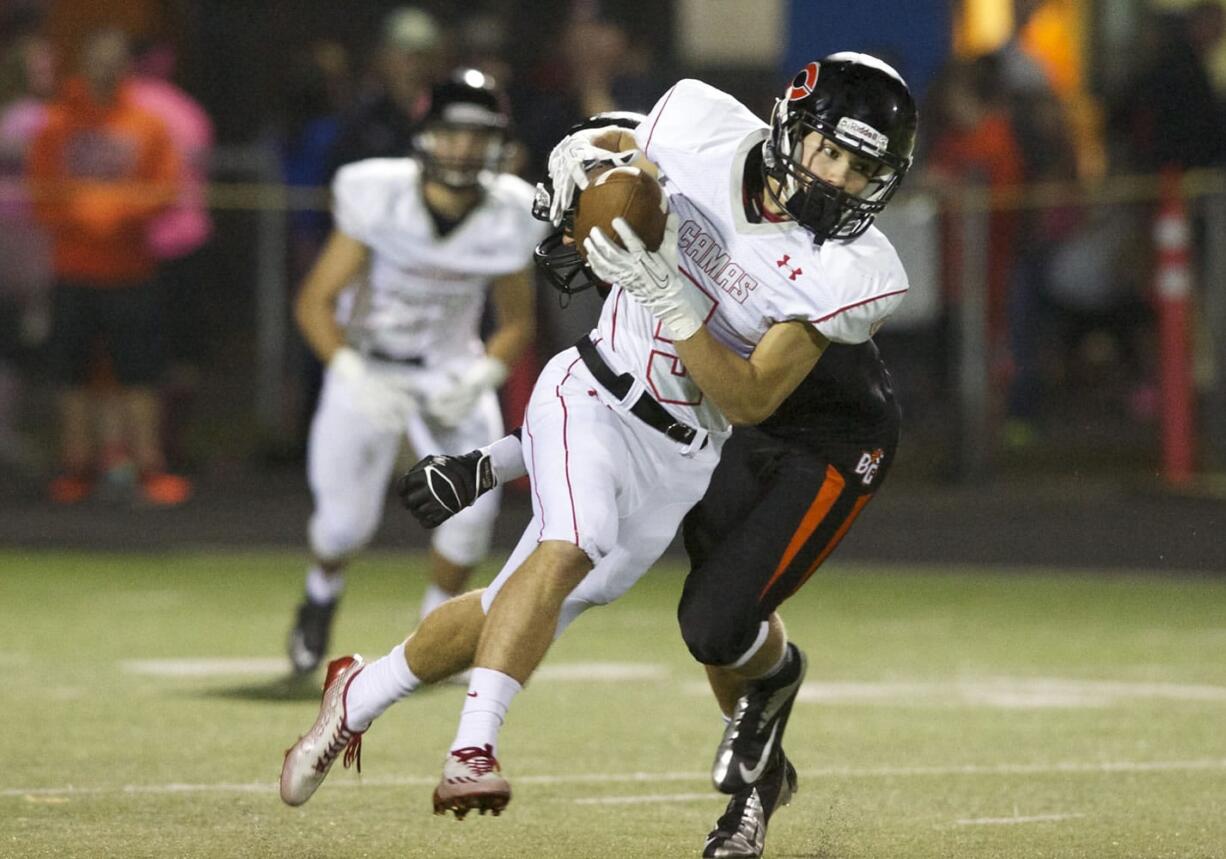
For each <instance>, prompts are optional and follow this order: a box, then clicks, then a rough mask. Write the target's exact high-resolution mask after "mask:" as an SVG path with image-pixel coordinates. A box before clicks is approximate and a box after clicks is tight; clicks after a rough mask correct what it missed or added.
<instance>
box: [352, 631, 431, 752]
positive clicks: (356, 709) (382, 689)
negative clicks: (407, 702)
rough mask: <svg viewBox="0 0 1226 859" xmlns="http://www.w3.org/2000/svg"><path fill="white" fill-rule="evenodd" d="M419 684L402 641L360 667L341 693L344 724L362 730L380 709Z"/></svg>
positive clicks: (367, 726) (380, 712)
mask: <svg viewBox="0 0 1226 859" xmlns="http://www.w3.org/2000/svg"><path fill="white" fill-rule="evenodd" d="M420 685H421V681H420V680H418V679H417V675H415V674H414V673H413V672H412V670H411V669H410V668H409V663H408V661H407V660H406V659H405V658H404V644H403V643H401V644H397V645H396V646H395V647H393V648H392V651H391V653H389V654H388V655H387V656H384V657H383V658H382V659H376V660H375V661H374V662H372V663H370V664H369V665H367V666H366V667H365V668H363V669H362V670H361V672H360V673H359V674H358V676H357V677H355V678H354V680H353V683H351V684H350V686H349V693H348V695H346V696H345V707H346V715H347V718H346V720H345V721H346V723H347V724H348V726H349V730H351V731H365V730H366V729H367V728H369V727H370V723H371V722H373V721H374V720H375V719H376V718H378V716H379V715H380V714H382V712H383V711H384V710H386V709H387V708H388V707H390V706H392V705H393V704H395V703H396V702H397V701H399V700H400V699H401V698H405V697H407V696H408V695H409V693H410V692H412V691H413V690H414V689H416V688H417V687H418V686H420Z"/></svg>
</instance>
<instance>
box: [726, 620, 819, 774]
mask: <svg viewBox="0 0 1226 859" xmlns="http://www.w3.org/2000/svg"><path fill="white" fill-rule="evenodd" d="M788 649H789V650H790V651H791V654H792V658H791V660H790V661H789V663H788V664H787V666H785V667H784V669H783V670H782V671H781V672H780V673H779V674H778V675H776V676H774V677H771V678H769V679H767V680H759V681H754V682H752V683H750V684H749V686H748V687H747V688H746V690H745V694H744V695H742V696H741V697H740V699H738V700H737V702H736V710H735V711H733V713H732V719H731V721H729V722H728V727H727V728H725V729H724V736H723V739H721V740H720V743H719V749H717V750H716V752H715V763H714V765H713V766H712V767H711V781H712V782H713V783H714V785H715V789H716V790H718V791H719V792H720V793H730V794H736V793H740V792H741V791H742V790H743V789H744V788H746V787H748V786H750V785H752V784H754V783H755V782H757V781H758V779H760V778H762V776H763V773H764V772H765V771H766V768H767V766H768V764H769V763H770V762H771V757H772V754H773V753H774V751H775V750H776V749H778V748H779V746H780V744H781V743H782V742H783V731H784V728H786V727H787V724H788V716H789V715H790V714H791V712H792V704H793V702H795V700H796V695H797V694H798V693H799V692H800V684H801V683H803V682H804V679H805V668H806V667H807V665H808V662H807V660H806V659H805V655H804V653H803V652H802V651H801V649H800V648H799V647H797V646H796V645H795V644H792V643H790V642H789V643H788Z"/></svg>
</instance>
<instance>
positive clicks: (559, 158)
mask: <svg viewBox="0 0 1226 859" xmlns="http://www.w3.org/2000/svg"><path fill="white" fill-rule="evenodd" d="M610 130H616V128H615V127H612V126H607V127H604V128H585V129H583V130H582V131H576V132H575V133H574V134H568V135H567V136H566V137H563V138H562V140H561V141H560V142H559V143H558V145H557V146H555V147H554V148H553V151H552V152H550V153H549V180H550V182H552V183H553V198H552V199H551V200H550V201H549V221H550V223H552V224H553V225H554V226H555V227H560V226H562V215H563V214H565V212H566V210H567V209H569V208H570V207H571V206H572V205H574V200H573V198H574V196H575V189H576V188H578V189H579V190H583V189H584V188H586V187H587V171H589V170H591V169H592V168H593V167H595V166H596V165H597V164H608V165H610V166H612V167H620V166H623V165H626V164H629V163H630V162H631V161H633V160H634V158H635V156H636V155H638V150H637V149H628V150H626V151H625V152H610V151H609V150H608V149H602V148H600V147H599V146H596V145H594V144H593V143H592V141H593V140H595V139H596V138H597V137H599V136H600V135H602V134H606V133H608V132H609V131H610Z"/></svg>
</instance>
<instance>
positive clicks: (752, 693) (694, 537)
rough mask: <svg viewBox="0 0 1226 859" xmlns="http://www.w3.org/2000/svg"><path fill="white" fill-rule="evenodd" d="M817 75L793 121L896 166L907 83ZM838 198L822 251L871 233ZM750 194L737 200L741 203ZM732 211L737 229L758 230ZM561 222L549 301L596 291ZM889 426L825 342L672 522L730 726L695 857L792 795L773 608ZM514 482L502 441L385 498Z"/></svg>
mask: <svg viewBox="0 0 1226 859" xmlns="http://www.w3.org/2000/svg"><path fill="white" fill-rule="evenodd" d="M829 71H830V72H835V73H830V74H827V69H825V68H824V69H823V70H822V76H821V77H819V79H818V87H817V90H816V92H815V94H814V97H813V99H812V100H808V99H807V100H806V102H805V103H803V104H800V105H793V106H792V108H793V109H796V110H805V111H808V112H809V114H810V115H808V116H806V117H805V119H806V120H811V121H812V124H813V125H815V126H816V127H817V128H819V129H820V128H823V127H826V126H827V125H830V124H832V123H833V122H835V121H837V120H838V119H839V118H841V117H845V116H850V117H852V118H853V119H860V120H862V121H866V122H869V123H870V124H875V125H877V126H880V125H883V124H885V123H886V122H888V123H889V130H888V136H889V138H890V139H891V140H895V139H898V132H899V130H900V129H902V130H904V133H903V135H902V138H903V139H905V140H906V143H905V157H906V159H907V163H908V164H909V159H910V153H911V146H912V144H913V142H914V134H915V126H916V119H917V115H916V109H915V105H914V102H913V101H912V99H911V96H910V94H909V92H908V91H907V88H906V86H905V84H903V83H902V81H901V80H899V79H891V78H888V77H886V76H885V75H879V76H878V75H870V76H868V77H867V78H866V77H855V76H852V77H851V78H850V79H849V77H848V76H843V75H840V74H838V73H837V70H835V69H830V70H829ZM854 71H855V70H852V72H854ZM638 118H639V117H637V116H636V115H634V114H616V115H607V116H601V117H596V118H593V119H592V120H589V122H588V123H587V124H585V125H584V126H580V127H592V126H593V125H623V126H629V127H632V126H633V125H634V124H635V123H636V122H637V119H638ZM785 119H786V117H785ZM760 157H761V156H760V155H759V158H760ZM771 169H777V165H774V164H768V165H764V168H763V170H762V175H770V174H769V171H770V170H771ZM783 169H786V166H784V168H783ZM746 172H747V175H748V174H750V173H751V172H752V171H749V170H747V171H746ZM900 172H905V167H904V168H903V169H902V170H901V171H900ZM900 178H901V176H900ZM819 181H820V180H819ZM839 196H840V195H838V193H837V189H834V190H832V192H831V194H830V196H829V200H830V205H831V206H832V207H834V208H833V210H832V212H831V213H830V218H829V220H830V223H831V226H832V232H831V236H830V238H831V239H833V240H838V239H839V238H842V237H844V236H842V235H840V234H839V233H838V225H839V224H840V223H844V222H845V221H846V219H847V218H853V219H857V221H858V223H857V226H859V225H861V224H862V226H860V231H862V230H863V229H864V228H867V226H868V224H869V223H871V220H872V218H871V214H870V215H869V216H868V217H867V218H864V214H863V213H862V212H861V213H843V212H842V211H841V210H840V209H839V206H840V202H839ZM844 196H845V195H844ZM754 197H755V195H753V194H752V193H749V194H747V195H746V200H747V201H748V200H750V199H753V198H754ZM550 198H551V189H550V188H549V187H547V186H542V187H540V188H538V201H537V203H538V210H539V212H540V214H541V215H543V216H545V217H547V212H548V209H549V201H550ZM746 207H747V211H746V216H747V217H748V218H749V219H750V220H751V221H755V220H759V219H760V218H761V217H762V213H761V212H755V211H752V210H751V207H750V205H749V204H748V202H747V204H746ZM845 214H846V216H847V218H845V217H844V215H845ZM873 214H875V213H873ZM571 223H572V219H567V220H565V221H564V223H563V227H562V228H561V229H560V230H558V231H557V232H556V233H555V234H554V235H552V236H550V237H549V238H547V239H546V240H545V241H544V242H542V244H541V246H540V247H539V248H538V253H537V261H538V263H539V264H540V265H541V267H542V269H543V270H544V271H545V273H546V275H547V276H548V278H549V280H550V281H551V283H552V284H553V285H554V286H555V287H557V288H558V289H559V290H560V291H561V292H563V293H566V294H572V293H574V292H578V291H580V290H582V289H586V288H589V287H591V286H596V287H597V288H601V287H602V284H600V283H599V281H598V280H597V279H596V278H595V276H594V275H593V274H592V273H591V271H590V270H589V269H587V268H586V266H585V265H584V263H583V261H582V260H581V259H580V258H579V256H578V254H577V253H575V252H574V246H573V244H572V243H570V242H569V241H568V236H567V232H568V229H569V226H570V224H571ZM856 234H857V235H858V233H856ZM900 420H901V417H900V410H899V407H898V404H897V402H896V400H895V396H894V392H893V389H892V387H891V382H890V375H889V372H888V371H887V370H886V367H885V365H884V363H883V362H882V359H881V355H880V353H879V352H878V350H877V347H876V345H875V344H874V343H873V342H872V341H871V340H870V341H867V342H865V343H860V344H856V345H843V344H837V343H832V344H831V345H830V346H829V347H827V349H826V351H825V354H823V356H822V358H821V359H820V360H819V361H818V363H817V365H816V366H815V367H814V369H813V370H812V371H811V372H810V374H809V375H808V376H807V377H806V378H805V380H804V381H803V382H802V383H801V384H800V386H799V387H798V388H797V389H796V390H795V391H794V392H793V393H792V394H791V396H789V397H788V398H787V399H786V400H785V401H784V402H783V404H782V405H780V406H779V408H778V409H777V410H776V411H775V413H774V414H773V415H772V416H771V417H769V418H768V419H766V420H765V421H763V422H762V423H760V424H758V425H757V426H738V427H736V429H735V431H734V432H733V434H732V437H731V439H730V440H729V441H728V442H727V443H726V444H725V446H724V450H723V455H722V457H721V459H720V463H719V466H718V467H717V468H716V470H715V473H714V476H713V477H712V479H711V484H710V486H709V488H708V490H707V492H706V494H705V496H704V497H703V499H702V501H701V502H699V504H698V505H697V506H696V507H694V508H693V509H692V510H691V511H690V513H689V514H688V515H687V516H686V518H685V521H684V525H683V535H684V540H685V548H686V552H687V553H688V555H689V559H690V565H691V568H690V573H689V575H688V576H687V578H686V581H685V586H684V589H683V592H682V595H681V601H680V605H679V606H678V610H677V615H678V620H679V622H680V626H681V633H682V636H683V638H684V639H685V642H686V645H687V646H688V647H689V649H690V652H691V653H692V654H693V655H694V658H695V659H697V660H698V661H699V662H701V663H703V665H704V666H705V667H706V671H707V676H708V679H709V681H710V684H711V688H712V691H713V692H714V694H715V697H716V698H717V700H718V702H719V705H720V707H721V709H722V710H723V712H724V714H725V716H726V717H727V718H728V724H727V727H726V729H725V732H724V736H723V738H722V739H721V741H720V744H719V748H718V750H717V752H716V757H715V762H714V766H713V768H712V780H713V782H714V784H715V786H716V788H717V789H718V790H720V791H721V792H723V793H727V794H731V795H732V797H731V799H730V800H729V802H728V806H727V808H726V810H725V812H724V814H723V815H722V816H721V817H720V818H719V820H718V822H717V823H716V826H715V829H714V830H713V831H712V832H711V833H710V834H709V835H708V837H707V842H706V846H705V849H704V852H703V855H704V856H706V857H734V856H735V857H757V856H761V854H762V850H763V844H764V841H765V836H766V826H767V822H768V821H769V819H770V817H771V815H772V814H773V813H774V811H775V809H776V808H778V807H779V806H780V805H784V804H786V803H787V802H788V801H789V800H790V798H791V796H792V793H793V792H794V791H795V790H796V786H797V778H796V770H795V769H794V767H793V766H792V764H791V762H790V761H789V760H788V758H787V756H786V755H785V754H784V752H783V748H782V739H783V732H784V729H785V727H786V725H787V720H788V716H789V714H790V712H791V708H792V704H793V702H794V701H795V699H796V696H797V694H798V693H799V691H800V686H801V683H802V681H803V680H804V675H805V656H804V653H803V652H802V651H801V650H800V648H798V647H797V646H796V645H795V644H794V643H791V642H788V640H787V637H786V634H785V631H784V627H783V622H782V620H781V619H780V617H779V615H778V613H777V609H778V608H779V606H780V604H781V603H783V601H784V600H786V599H787V598H788V597H789V596H791V595H792V594H794V593H795V592H796V591H797V590H798V589H799V588H800V587H801V586H802V585H803V584H804V583H805V582H806V581H807V580H808V579H809V577H810V576H812V575H813V573H814V571H815V570H816V569H817V568H818V567H819V566H820V565H821V564H822V562H823V561H825V560H826V558H827V557H829V555H830V553H831V552H832V551H833V550H834V548H835V547H836V546H837V545H838V544H839V542H840V541H841V540H842V539H843V537H844V535H845V534H846V533H847V531H848V529H849V528H850V527H851V525H852V523H853V522H855V520H856V518H857V516H859V514H860V512H861V511H862V510H863V509H864V507H865V505H866V504H867V503H868V502H869V500H870V499H871V498H872V497H873V495H874V493H875V492H876V491H877V489H878V488H879V487H880V486H881V483H882V482H883V481H884V480H885V476H886V474H887V472H888V471H889V468H890V465H891V464H892V462H893V460H894V454H895V451H896V449H897V446H898V437H899V427H900ZM524 473H525V469H524V465H523V461H522V457H521V456H520V450H519V442H518V438H517V437H516V436H515V435H514V434H513V435H512V436H508V437H507V438H504V439H502V440H500V441H498V442H495V443H494V444H492V445H490V446H489V447H487V448H482V449H481V450H476V451H472V452H471V453H468V454H465V455H463V456H432V457H427V458H426V459H423V460H422V461H421V462H419V463H417V464H416V465H415V466H413V468H412V469H410V470H409V471H408V472H407V473H406V474H404V475H403V476H402V477H401V479H400V480H399V482H398V491H399V494H400V497H401V499H402V500H403V501H404V503H405V505H406V506H407V507H408V508H409V510H410V511H411V512H412V513H413V515H414V516H415V517H416V518H417V519H418V520H419V521H420V522H421V523H422V524H423V525H424V526H425V527H427V528H433V527H435V526H437V525H439V524H440V523H442V522H444V521H446V520H447V519H448V518H450V517H451V516H452V515H454V514H455V513H456V512H458V511H459V510H461V509H463V508H464V507H466V506H467V505H469V504H471V503H472V502H473V501H474V500H475V499H476V498H477V497H478V496H479V495H480V494H481V493H483V492H485V491H488V490H489V489H491V488H492V487H493V486H495V485H497V484H498V483H500V482H502V481H505V480H510V479H514V478H516V477H519V476H522V475H523V474H524Z"/></svg>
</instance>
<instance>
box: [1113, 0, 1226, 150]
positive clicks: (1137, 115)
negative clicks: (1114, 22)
mask: <svg viewBox="0 0 1226 859" xmlns="http://www.w3.org/2000/svg"><path fill="white" fill-rule="evenodd" d="M1224 28H1226V11H1224V10H1223V8H1222V6H1221V4H1220V3H1218V2H1216V0H1202V2H1200V3H1197V4H1196V5H1194V6H1192V7H1191V8H1189V9H1188V10H1186V11H1183V12H1167V13H1159V14H1155V15H1154V19H1153V21H1152V22H1150V24H1149V25H1148V26H1146V27H1144V28H1142V33H1143V36H1144V39H1145V41H1144V42H1143V43H1142V50H1141V51H1140V53H1141V57H1140V60H1139V62H1138V63H1137V64H1136V69H1137V72H1136V74H1135V76H1134V77H1132V78H1131V79H1130V80H1128V81H1127V83H1126V85H1125V86H1124V88H1123V89H1122V90H1121V92H1120V93H1119V94H1118V97H1117V99H1116V103H1115V107H1114V109H1113V111H1112V116H1111V122H1112V126H1113V128H1114V130H1115V132H1116V133H1117V134H1119V135H1120V136H1121V138H1122V139H1123V140H1126V141H1127V148H1126V150H1125V151H1124V152H1123V153H1120V154H1121V156H1122V159H1123V162H1124V163H1123V164H1122V165H1121V166H1122V167H1123V168H1124V169H1130V170H1135V171H1141V172H1145V173H1153V172H1156V171H1158V170H1159V169H1162V168H1164V167H1177V168H1182V169H1187V168H1191V167H1209V166H1214V165H1219V164H1222V163H1226V122H1224V121H1223V116H1222V105H1221V103H1220V102H1219V101H1218V98H1217V95H1216V93H1215V92H1214V89H1213V85H1212V82H1211V80H1210V77H1209V71H1208V57H1209V54H1210V52H1211V51H1212V49H1213V48H1214V47H1215V46H1216V45H1217V44H1218V43H1219V42H1220V41H1221V40H1222V36H1223V30H1224Z"/></svg>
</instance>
